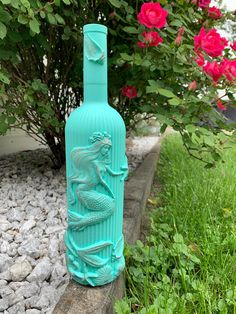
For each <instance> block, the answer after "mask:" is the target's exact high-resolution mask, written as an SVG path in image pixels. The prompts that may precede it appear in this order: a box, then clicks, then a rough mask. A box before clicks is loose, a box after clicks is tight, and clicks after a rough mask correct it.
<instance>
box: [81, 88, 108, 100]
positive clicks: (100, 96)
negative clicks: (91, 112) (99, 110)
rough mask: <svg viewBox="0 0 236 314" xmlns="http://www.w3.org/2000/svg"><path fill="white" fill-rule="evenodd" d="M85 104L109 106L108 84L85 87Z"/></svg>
mask: <svg viewBox="0 0 236 314" xmlns="http://www.w3.org/2000/svg"><path fill="white" fill-rule="evenodd" d="M84 104H107V84H86V85H84Z"/></svg>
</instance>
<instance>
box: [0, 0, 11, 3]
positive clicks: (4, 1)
mask: <svg viewBox="0 0 236 314" xmlns="http://www.w3.org/2000/svg"><path fill="white" fill-rule="evenodd" d="M1 2H2V3H3V4H10V3H11V0H1Z"/></svg>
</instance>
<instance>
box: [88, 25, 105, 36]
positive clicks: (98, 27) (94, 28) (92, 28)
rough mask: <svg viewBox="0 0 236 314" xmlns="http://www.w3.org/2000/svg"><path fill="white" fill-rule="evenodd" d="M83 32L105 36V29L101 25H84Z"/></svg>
mask: <svg viewBox="0 0 236 314" xmlns="http://www.w3.org/2000/svg"><path fill="white" fill-rule="evenodd" d="M83 32H84V33H87V32H99V33H104V34H107V27H106V26H104V25H101V24H86V25H84V27H83Z"/></svg>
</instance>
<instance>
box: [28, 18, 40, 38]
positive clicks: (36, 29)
mask: <svg viewBox="0 0 236 314" xmlns="http://www.w3.org/2000/svg"><path fill="white" fill-rule="evenodd" d="M29 26H30V29H31V31H32V32H34V33H36V34H39V33H40V29H39V26H40V24H39V22H38V20H36V18H35V17H34V18H33V19H32V20H31V21H30V22H29Z"/></svg>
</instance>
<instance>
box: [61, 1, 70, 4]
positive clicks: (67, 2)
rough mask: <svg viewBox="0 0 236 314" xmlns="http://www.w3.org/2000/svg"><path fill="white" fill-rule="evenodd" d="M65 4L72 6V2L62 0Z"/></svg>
mask: <svg viewBox="0 0 236 314" xmlns="http://www.w3.org/2000/svg"><path fill="white" fill-rule="evenodd" d="M62 1H63V2H64V3H65V4H67V5H69V4H70V0H62Z"/></svg>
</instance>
